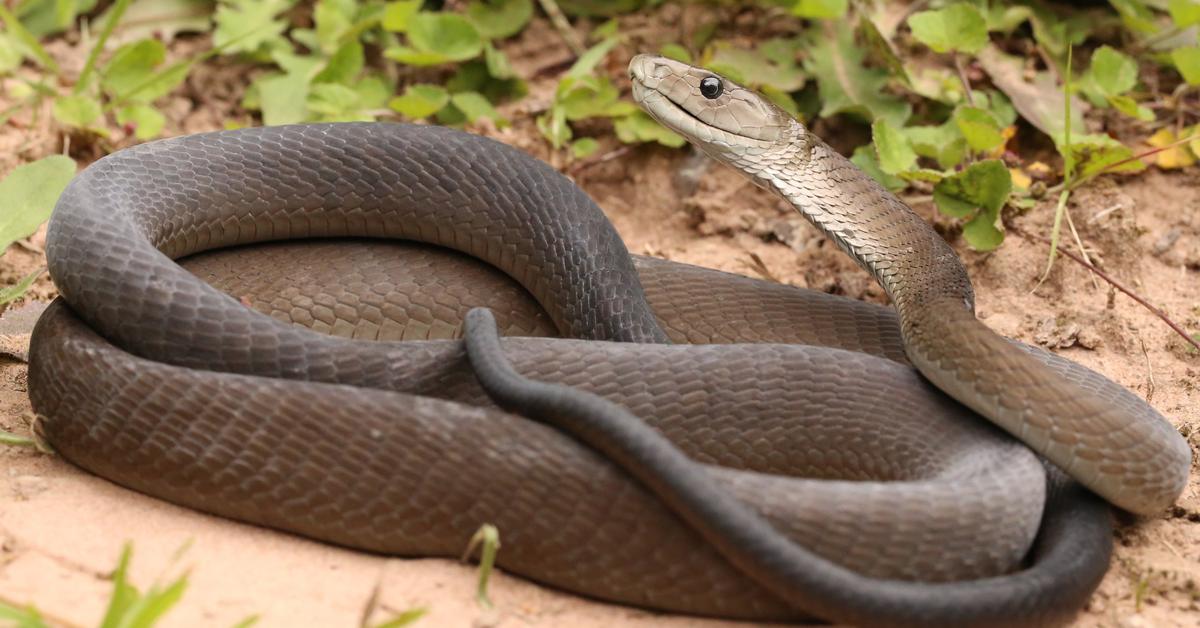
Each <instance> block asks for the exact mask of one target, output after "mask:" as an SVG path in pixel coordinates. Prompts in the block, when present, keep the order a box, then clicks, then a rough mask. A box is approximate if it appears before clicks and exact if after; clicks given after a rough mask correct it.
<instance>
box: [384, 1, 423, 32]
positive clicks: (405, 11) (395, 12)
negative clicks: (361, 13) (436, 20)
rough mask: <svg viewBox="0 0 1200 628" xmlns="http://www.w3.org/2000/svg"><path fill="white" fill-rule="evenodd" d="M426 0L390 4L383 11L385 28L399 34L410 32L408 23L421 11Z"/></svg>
mask: <svg viewBox="0 0 1200 628" xmlns="http://www.w3.org/2000/svg"><path fill="white" fill-rule="evenodd" d="M423 2H424V0H400V1H399V2H389V3H387V5H386V6H385V7H384V9H383V28H384V29H386V30H389V31H394V32H397V33H403V32H404V31H406V30H408V22H409V20H411V19H412V16H414V15H416V14H417V11H420V10H421V4H422V3H423Z"/></svg>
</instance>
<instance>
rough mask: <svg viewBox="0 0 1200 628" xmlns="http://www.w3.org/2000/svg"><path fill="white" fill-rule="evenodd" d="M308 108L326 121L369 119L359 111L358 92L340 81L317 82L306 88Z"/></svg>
mask: <svg viewBox="0 0 1200 628" xmlns="http://www.w3.org/2000/svg"><path fill="white" fill-rule="evenodd" d="M307 105H308V110H309V111H313V112H315V113H319V114H321V119H322V120H325V121H328V122H350V121H355V120H370V119H371V117H370V116H363V115H362V114H361V113H359V109H360V107H359V100H358V92H357V91H355V90H354V89H353V88H351V87H346V86H345V85H342V84H340V83H317V84H314V85H312V86H311V87H310V88H309V90H308V103H307Z"/></svg>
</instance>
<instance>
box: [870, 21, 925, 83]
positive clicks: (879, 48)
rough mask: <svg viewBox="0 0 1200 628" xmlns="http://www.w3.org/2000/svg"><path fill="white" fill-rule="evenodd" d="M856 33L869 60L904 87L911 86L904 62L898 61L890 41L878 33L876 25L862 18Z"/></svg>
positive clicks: (910, 79)
mask: <svg viewBox="0 0 1200 628" xmlns="http://www.w3.org/2000/svg"><path fill="white" fill-rule="evenodd" d="M858 32H859V36H860V37H861V38H862V40H863V44H864V45H865V46H866V47H867V50H868V56H869V58H870V59H871V60H872V61H873V62H874V63H875V64H877V65H883V66H884V67H885V68H887V71H888V72H891V73H892V76H894V77H896V78H897V79H899V80H900V81H901V82H903V83H904V84H905V85H911V84H912V77H911V76H909V75H908V69H907V68H905V67H904V62H903V61H901V60H900V56H899V55H898V54H897V53H896V48H895V47H894V46H892V42H891V40H889V39H888V38H887V37H884V35H883V33H882V32H880V30H879V25H878V24H876V23H875V22H874V21H873V20H871V19H868V18H866V17H863V18H861V19H860V20H859V22H858Z"/></svg>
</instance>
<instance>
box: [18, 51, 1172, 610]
mask: <svg viewBox="0 0 1200 628" xmlns="http://www.w3.org/2000/svg"><path fill="white" fill-rule="evenodd" d="M629 67H630V77H631V81H632V85H633V96H634V99H635V100H636V101H637V102H638V103H639V104H640V105H641V107H642V108H643V109H644V110H645V111H646V112H647V113H648V114H649V115H650V116H652V117H653V118H655V119H657V120H658V121H659V122H660V123H662V124H663V125H664V126H666V127H667V128H669V129H671V130H673V131H675V132H677V133H679V134H681V135H683V136H684V137H685V138H687V139H688V140H690V141H691V142H692V143H693V144H694V145H696V146H697V147H699V148H700V149H701V150H703V151H704V152H706V153H708V154H709V155H711V156H712V157H714V158H715V159H716V160H718V161H721V162H725V163H727V164H730V165H732V166H733V167H734V168H736V169H738V170H740V171H742V172H743V173H745V174H746V175H748V176H749V177H751V179H752V180H754V181H755V182H756V183H758V184H759V185H762V186H764V187H767V188H769V189H772V190H774V191H776V192H778V193H779V194H780V195H781V196H783V198H785V199H786V200H787V201H788V202H789V203H790V204H791V205H793V206H794V207H795V209H796V210H797V211H799V212H800V213H801V214H803V215H804V216H805V217H806V218H808V219H809V220H810V221H812V222H813V223H814V224H815V225H816V226H817V227H818V228H819V229H821V230H822V231H823V232H824V233H825V234H826V235H827V236H828V237H829V238H830V239H831V240H833V241H834V242H835V243H836V244H837V246H838V247H839V248H841V249H842V250H844V251H845V252H847V253H849V254H850V255H851V256H852V257H854V259H855V260H857V261H858V263H859V264H861V265H862V266H863V267H864V268H866V269H867V270H868V271H869V272H870V273H871V274H872V275H874V276H875V278H876V279H877V280H878V281H879V282H880V284H881V285H882V286H883V287H884V290H885V292H886V293H887V295H888V297H889V298H890V300H891V302H892V307H891V308H887V307H883V306H878V305H873V304H869V303H864V302H859V301H855V300H851V299H847V298H843V297H836V296H832V295H828V294H823V293H819V292H814V291H809V290H802V289H798V288H793V287H790V286H785V285H780V284H776V283H772V282H767V281H762V280H757V279H751V278H747V277H741V276H738V275H733V274H728V273H723V272H719V271H714V270H709V269H704V268H700V267H695V266H689V265H686V264H680V263H675V262H669V261H665V260H658V259H653V258H646V257H640V256H633V255H630V254H629V252H628V250H627V248H626V247H625V245H624V244H623V242H622V241H621V238H620V236H619V235H618V234H617V232H616V230H615V229H614V228H613V226H612V225H611V223H610V222H609V221H608V219H607V218H606V217H605V215H604V213H603V211H602V210H601V209H600V208H599V207H597V206H596V204H595V203H594V202H593V201H592V200H591V199H590V198H589V197H588V196H587V195H586V194H585V193H584V192H583V191H582V190H580V189H579V188H578V187H577V186H576V185H574V184H573V183H572V182H571V181H570V180H568V179H567V178H565V177H564V176H562V175H561V174H560V173H558V172H557V171H556V170H555V169H553V168H551V167H550V166H548V165H547V164H545V163H544V162H542V161H540V160H538V159H535V158H533V157H532V156H530V155H528V154H526V153H524V152H522V151H520V150H518V149H515V148H513V147H510V146H507V145H505V144H503V143H500V142H497V141H494V140H491V139H488V138H484V137H482V136H478V135H474V134H470V133H466V132H463V131H459V130H454V129H449V128H444V127H438V126H429V125H412V124H399V123H383V122H345V123H322V124H306V125H289V126H279V127H260V128H247V129H239V130H232V131H218V132H211V133H202V134H196V135H190V136H185V137H178V138H170V139H165V140H158V141H153V142H148V143H145V144H141V145H137V146H134V147H131V148H127V149H124V150H121V151H118V152H116V153H113V154H111V155H109V156H106V157H104V158H102V159H100V160H98V161H96V162H95V163H93V164H92V165H90V166H89V167H88V168H86V169H85V170H84V171H82V172H81V173H80V174H79V175H77V176H76V178H75V179H74V180H73V181H72V182H71V184H70V185H69V186H68V187H67V188H66V190H65V191H64V192H63V194H62V196H61V197H60V199H59V201H58V203H57V205H56V207H55V210H54V212H53V215H52V217H51V220H50V224H49V227H48V231H47V238H46V256H47V264H48V267H49V271H50V275H51V277H52V279H53V280H54V283H55V285H56V287H57V289H58V291H59V293H60V297H59V298H58V299H57V300H56V301H55V302H54V303H53V304H51V305H50V306H49V307H48V308H47V310H46V312H45V313H44V314H43V316H42V317H41V319H40V320H39V322H38V324H37V326H36V328H35V330H34V333H33V337H32V340H31V349H30V371H29V394H30V400H31V403H32V405H33V408H34V411H35V413H36V415H37V421H36V423H35V429H36V431H37V433H38V435H39V437H40V438H42V439H43V440H44V441H45V442H46V443H47V444H48V445H49V446H50V447H52V448H53V450H54V451H56V452H57V453H58V454H59V455H61V456H62V457H64V458H65V459H66V460H68V461H69V462H71V463H73V464H75V465H78V466H79V467H81V468H83V469H85V470H87V471H89V472H92V473H94V474H96V475H98V476H101V477H103V478H106V479H109V480H111V481H113V482H115V483H117V484H120V485H123V486H126V487H129V488H131V489H134V490H136V491H139V492H142V493H145V494H148V495H151V496H154V497H158V498H161V499H164V500H167V501H170V502H173V503H176V504H180V505H183V506H186V507H190V508H194V509H197V510H201V511H204V512H208V513H212V514H216V515H220V516H223V517H228V518H231V519H235V520H239V521H244V522H248V523H252V524H256V525H260V526H265V527H270V528H275V529H279V530H284V531H287V532H291V533H294V534H298V535H302V536H306V537H309V538H313V539H317V540H321V541H325V542H329V543H333V544H338V545H342V546H346V547H351V548H356V549H360V550H364V551H368V552H374V553H380V554H388V555H399V556H458V555H460V553H461V551H462V549H463V547H464V546H465V545H466V544H467V542H468V540H469V539H470V538H471V536H472V534H473V533H474V532H475V530H476V529H478V527H479V526H480V525H481V524H483V523H492V524H493V525H496V526H497V528H498V529H499V530H500V531H501V534H502V537H503V539H504V540H503V549H502V550H501V552H500V553H499V556H498V563H497V564H498V565H499V566H500V567H501V568H502V569H505V570H507V571H511V572H513V573H515V574H518V575H520V576H523V577H525V578H528V579H530V580H533V581H536V582H540V583H543V584H546V585H549V586H552V587H556V588H559V589H562V590H566V591H569V592H573V593H576V594H579V595H584V596H588V597H592V598H596V599H601V600H605V601H611V602H616V603H621V604H628V605H632V606H638V607H642V608H647V609H653V610H659V611H667V612H677V613H689V614H695V615H704V616H714V617H728V618H737V619H749V620H801V619H808V618H818V619H823V620H827V621H834V622H844V623H853V624H860V625H939V624H940V625H962V624H964V623H970V624H972V625H1010V624H1022V625H1028V624H1043V623H1055V622H1061V621H1063V620H1065V619H1066V618H1069V617H1070V616H1071V615H1073V614H1074V613H1075V612H1077V611H1078V609H1079V608H1081V607H1082V606H1083V604H1084V603H1085V602H1086V600H1087V598H1088V596H1089V595H1090V594H1091V591H1092V590H1093V589H1094V588H1095V587H1096V586H1097V585H1098V583H1099V580H1100V578H1101V577H1102V576H1103V574H1104V572H1105V571H1106V569H1107V566H1108V561H1109V556H1110V552H1111V520H1110V506H1109V504H1112V505H1115V506H1116V507H1119V508H1122V509H1125V510H1128V511H1131V512H1134V513H1140V514H1153V513H1156V512H1159V511H1161V510H1162V509H1164V508H1166V507H1168V506H1169V505H1170V504H1171V503H1173V501H1174V500H1175V499H1176V498H1177V496H1178V495H1179V493H1180V492H1181V491H1182V490H1183V486H1184V484H1185V482H1186V479H1187V473H1188V469H1189V467H1190V460H1191V452H1190V449H1189V448H1188V446H1187V444H1186V443H1185V442H1184V441H1183V439H1182V437H1181V436H1180V435H1179V434H1178V433H1177V432H1176V431H1175V430H1174V429H1173V428H1171V426H1170V424H1169V423H1167V421H1166V420H1165V419H1164V418H1163V417H1161V415H1159V414H1158V413H1157V412H1156V411H1154V410H1153V409H1152V408H1151V407H1150V406H1149V405H1148V404H1147V403H1146V402H1144V401H1143V400H1141V399H1140V398H1138V397H1137V396H1136V395H1134V394H1132V393H1131V392H1129V391H1128V390H1126V389H1124V388H1123V387H1121V386H1120V385H1118V384H1116V383H1114V382H1112V381H1110V380H1108V379H1107V378H1105V377H1103V376H1102V375H1100V374H1098V373H1095V372H1093V371H1090V370H1088V369H1086V368H1084V367H1082V366H1080V365H1078V364H1076V363H1074V362H1071V361H1069V360H1066V359H1065V358H1062V357H1059V356H1056V355H1054V354H1051V353H1049V352H1046V351H1043V350H1040V349H1037V348H1034V347H1030V346H1027V345H1023V344H1020V343H1017V342H1015V341H1011V340H1008V339H1005V338H1003V337H1001V336H999V335H996V334H995V333H994V332H991V331H990V330H989V329H988V328H987V327H986V326H984V325H983V324H982V323H980V322H979V321H978V320H977V319H976V318H975V316H974V313H973V293H972V289H971V284H970V281H969V278H968V276H967V274H966V271H965V268H964V266H963V265H962V262H961V261H960V260H959V259H958V257H957V255H956V254H955V253H954V252H953V250H952V249H951V248H950V247H949V246H948V245H947V244H946V243H945V242H944V241H943V240H942V239H941V238H940V236H938V235H937V234H936V232H934V231H933V230H932V229H931V228H930V227H929V226H928V225H927V224H926V223H925V222H924V221H923V220H922V219H921V218H920V217H919V216H917V215H916V214H915V213H914V212H913V211H912V210H911V209H910V208H908V207H907V206H906V205H905V204H904V203H903V202H902V201H900V200H899V199H897V198H896V197H895V196H894V195H892V194H891V193H890V192H888V191H886V190H885V189H884V188H883V187H881V186H880V185H879V184H878V183H876V182H875V181H874V179H872V178H871V177H870V176H869V175H867V174H866V173H864V172H863V171H862V170H860V169H858V168H857V167H855V166H854V165H853V164H852V163H851V162H849V161H848V160H847V159H845V158H844V157H842V156H841V155H840V154H838V153H837V152H835V151H833V150H832V149H830V148H829V147H828V146H826V145H825V144H824V143H823V142H822V141H821V140H820V139H818V138H817V137H816V136H815V135H813V134H812V133H810V132H809V131H808V130H807V128H806V127H805V126H803V124H802V123H800V122H799V121H797V120H795V119H794V118H792V117H791V116H790V115H789V114H787V113H786V112H784V111H783V110H781V109H779V108H778V107H777V106H776V105H774V104H773V103H771V102H770V101H769V100H767V99H766V98H764V97H762V96H761V95H759V94H757V93H755V92H753V91H751V90H748V89H745V88H743V87H741V86H738V85H737V84H736V83H733V82H731V81H729V80H728V79H726V78H724V77H721V76H719V75H717V74H715V73H712V72H708V71H706V70H704V69H701V68H696V67H692V66H689V65H686V64H683V63H680V62H676V61H671V60H668V59H664V58H661V57H651V56H638V57H635V58H634V59H633V60H632V61H631V63H630V66H629ZM481 307H483V308H487V309H479V308H481Z"/></svg>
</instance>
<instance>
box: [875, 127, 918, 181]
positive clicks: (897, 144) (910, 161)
mask: <svg viewBox="0 0 1200 628" xmlns="http://www.w3.org/2000/svg"><path fill="white" fill-rule="evenodd" d="M871 135H872V137H873V138H874V140H875V154H876V155H877V156H878V157H879V168H880V169H881V170H883V171H884V172H885V173H887V174H896V173H897V172H902V171H904V170H909V169H911V168H912V167H913V166H914V165H916V163H917V153H915V152H914V151H913V149H912V146H910V145H909V143H908V138H907V137H905V136H904V134H903V133H901V132H900V130H899V129H897V128H896V127H894V126H892V124H891V123H890V122H888V121H887V120H885V119H883V118H880V119H878V120H876V121H875V122H874V124H872V125H871Z"/></svg>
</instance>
